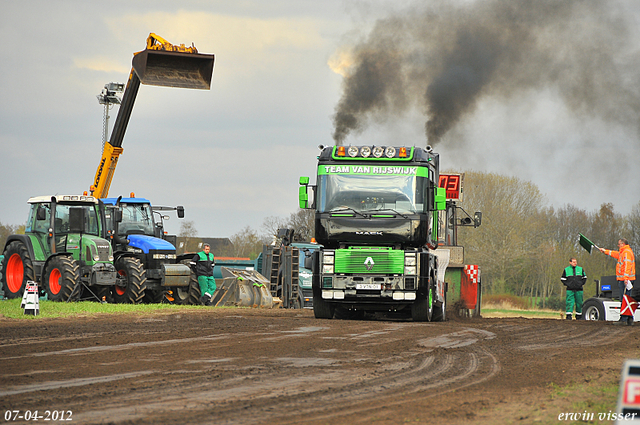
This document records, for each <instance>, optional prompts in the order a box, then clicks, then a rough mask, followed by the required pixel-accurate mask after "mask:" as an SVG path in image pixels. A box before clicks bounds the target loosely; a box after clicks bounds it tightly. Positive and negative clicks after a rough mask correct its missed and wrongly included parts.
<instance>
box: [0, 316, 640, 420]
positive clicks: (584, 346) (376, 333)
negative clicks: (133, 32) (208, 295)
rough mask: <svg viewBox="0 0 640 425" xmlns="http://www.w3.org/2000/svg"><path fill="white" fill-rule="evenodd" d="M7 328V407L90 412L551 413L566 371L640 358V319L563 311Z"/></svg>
mask: <svg viewBox="0 0 640 425" xmlns="http://www.w3.org/2000/svg"><path fill="white" fill-rule="evenodd" d="M0 332H2V334H1V335H2V337H1V344H0V396H1V397H0V407H1V408H2V409H0V410H1V411H0V414H4V413H5V412H6V411H7V410H19V411H20V412H22V414H24V412H25V411H27V410H30V411H32V412H33V411H35V410H38V412H39V415H43V414H45V411H47V410H49V411H62V410H64V411H65V412H68V411H71V412H72V419H73V421H72V423H81V424H94V423H96V424H97V423H105V424H107V423H112V424H129V423H136V424H184V423H190V424H210V423H215V424H235V423H241V424H260V423H265V424H266V423H279V424H295V423H303V422H304V423H311V424H336V423H349V424H360V423H361V424H369V423H371V422H374V423H376V424H396V423H405V422H413V423H470V422H473V423H483V424H498V423H531V422H534V421H537V420H540V419H542V420H543V423H544V422H545V421H550V420H551V419H553V418H557V415H558V414H559V413H561V412H560V411H554V410H553V406H552V405H551V406H549V405H547V404H548V402H549V399H548V393H549V391H550V387H549V385H550V383H554V384H557V385H560V386H563V385H567V384H570V383H574V382H577V383H580V382H585V381H591V380H596V382H597V380H602V382H604V381H607V382H609V383H610V382H612V380H615V379H619V376H620V368H621V365H622V362H623V361H624V359H625V358H638V357H640V349H639V348H640V342H639V341H640V338H639V337H640V326H633V327H630V328H629V327H626V326H614V325H612V324H609V323H599V322H575V321H574V322H566V321H561V320H549V319H473V320H449V321H447V322H444V323H413V322H408V321H394V320H364V321H339V320H316V319H314V318H313V313H312V312H311V311H309V310H302V311H301V310H257V309H207V308H204V307H203V308H202V311H196V312H188V313H180V314H175V313H173V314H155V315H150V316H133V315H127V316H101V317H91V318H87V317H84V318H75V319H51V320H40V321H16V320H8V319H0ZM613 407H615V406H612V408H613ZM1 420H2V418H1V417H0V421H1ZM42 420H43V419H41V420H40V422H41V421H42ZM7 423H9V422H7ZM10 423H20V421H10ZM29 423H33V422H29ZM48 423H51V422H48Z"/></svg>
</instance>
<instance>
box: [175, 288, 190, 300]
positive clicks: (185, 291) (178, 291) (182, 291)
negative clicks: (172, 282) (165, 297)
mask: <svg viewBox="0 0 640 425" xmlns="http://www.w3.org/2000/svg"><path fill="white" fill-rule="evenodd" d="M172 290H173V296H174V297H175V298H176V299H178V300H180V301H182V300H185V299H186V298H187V297H188V296H189V288H188V287H187V288H182V287H181V286H178V287H176V288H172Z"/></svg>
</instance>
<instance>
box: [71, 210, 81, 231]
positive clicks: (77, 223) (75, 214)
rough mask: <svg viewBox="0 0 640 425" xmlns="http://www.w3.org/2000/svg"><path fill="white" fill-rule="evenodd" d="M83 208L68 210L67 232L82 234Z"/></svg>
mask: <svg viewBox="0 0 640 425" xmlns="http://www.w3.org/2000/svg"><path fill="white" fill-rule="evenodd" d="M84 212H85V211H84V208H73V207H72V208H69V232H71V233H82V232H84V222H85V215H84Z"/></svg>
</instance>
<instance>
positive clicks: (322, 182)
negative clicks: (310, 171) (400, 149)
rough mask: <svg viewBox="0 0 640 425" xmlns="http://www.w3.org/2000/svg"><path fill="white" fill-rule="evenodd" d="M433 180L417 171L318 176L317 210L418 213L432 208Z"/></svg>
mask: <svg viewBox="0 0 640 425" xmlns="http://www.w3.org/2000/svg"><path fill="white" fill-rule="evenodd" d="M428 189H429V180H428V179H427V178H425V177H420V176H416V175H371V174H324V175H319V176H318V192H317V196H318V199H317V203H316V207H317V211H318V212H339V211H341V210H344V211H349V210H352V211H354V212H356V213H367V214H371V213H375V212H376V211H379V212H381V213H384V212H388V213H393V212H396V213H400V214H415V213H423V212H427V211H428V203H427V193H428Z"/></svg>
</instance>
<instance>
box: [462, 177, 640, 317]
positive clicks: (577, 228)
mask: <svg viewBox="0 0 640 425" xmlns="http://www.w3.org/2000/svg"><path fill="white" fill-rule="evenodd" d="M461 205H462V207H463V208H464V209H465V210H467V211H482V213H483V216H482V225H481V226H480V227H478V228H471V227H461V228H460V229H459V233H458V241H459V244H460V245H462V246H464V252H465V261H466V262H467V263H468V264H478V265H480V268H481V272H482V282H483V287H484V288H483V290H484V292H485V293H495V294H504V293H510V294H514V295H518V296H526V297H534V298H540V299H541V300H542V303H543V304H542V305H544V302H545V300H547V299H549V298H552V297H561V296H563V289H564V286H563V285H562V284H561V282H560V276H561V274H562V270H563V269H564V268H565V267H567V266H568V264H569V259H570V258H571V257H575V258H576V259H577V260H578V265H580V266H582V267H583V268H584V269H585V271H586V273H587V276H588V281H587V284H586V285H585V297H588V296H593V295H595V292H596V286H595V282H594V280H595V279H597V280H599V279H600V278H601V277H602V276H610V275H614V274H615V260H614V259H613V258H611V257H609V256H606V255H604V254H601V253H600V252H599V251H598V250H596V249H595V248H594V249H593V251H592V253H591V254H589V253H588V252H587V251H586V250H585V249H584V248H583V247H581V246H580V244H579V234H580V233H582V234H583V235H585V236H586V237H587V238H589V239H590V240H591V241H592V242H593V243H595V244H596V245H598V246H600V247H603V248H607V249H614V250H617V249H618V248H617V246H618V245H617V242H618V239H620V238H626V239H628V240H629V244H630V245H631V247H632V249H633V251H634V253H640V251H639V248H640V202H638V204H636V205H635V206H634V207H633V208H632V211H631V212H630V213H629V214H628V215H622V214H620V213H617V212H616V211H615V210H614V206H613V204H611V203H603V204H602V205H601V206H600V208H599V209H597V210H596V211H586V210H584V209H581V208H578V207H576V206H574V205H571V204H568V205H565V206H562V207H560V208H553V207H550V206H548V205H547V203H546V200H545V197H544V195H543V194H542V193H541V192H540V190H539V189H538V187H537V186H536V185H534V184H533V183H530V182H526V181H523V180H520V179H518V178H515V177H507V176H503V175H499V174H493V173H480V172H467V173H465V177H464V199H463V203H462V204H461Z"/></svg>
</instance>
